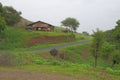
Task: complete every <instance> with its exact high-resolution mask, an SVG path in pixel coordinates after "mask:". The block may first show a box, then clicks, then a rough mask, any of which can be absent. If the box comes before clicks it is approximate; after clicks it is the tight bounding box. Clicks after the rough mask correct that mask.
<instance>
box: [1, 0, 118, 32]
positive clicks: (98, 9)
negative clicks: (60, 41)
mask: <svg viewBox="0 0 120 80" xmlns="http://www.w3.org/2000/svg"><path fill="white" fill-rule="evenodd" d="M0 2H2V4H3V5H8V6H12V7H14V8H15V9H16V10H18V11H21V12H22V16H23V17H24V18H26V19H28V20H31V21H38V20H41V21H44V22H47V23H50V24H52V25H58V26H59V25H61V23H60V22H61V21H62V20H64V19H65V18H67V17H73V18H76V19H77V20H78V21H79V22H80V27H79V29H78V32H82V31H87V32H89V33H91V32H92V30H95V29H96V28H99V29H101V30H108V29H112V28H114V26H115V25H116V23H115V22H116V21H117V20H118V19H120V0H0Z"/></svg>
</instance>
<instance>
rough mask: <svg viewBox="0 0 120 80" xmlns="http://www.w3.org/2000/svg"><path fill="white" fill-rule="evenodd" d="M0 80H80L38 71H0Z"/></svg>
mask: <svg viewBox="0 0 120 80" xmlns="http://www.w3.org/2000/svg"><path fill="white" fill-rule="evenodd" d="M0 80H82V79H76V78H74V77H71V76H67V75H60V74H55V73H51V74H50V73H44V72H39V71H0Z"/></svg>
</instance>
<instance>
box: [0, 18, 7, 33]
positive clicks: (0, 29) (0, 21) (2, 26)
mask: <svg viewBox="0 0 120 80" xmlns="http://www.w3.org/2000/svg"><path fill="white" fill-rule="evenodd" d="M5 27H6V22H5V20H4V18H3V17H1V16H0V35H1V33H2V32H3V31H4V29H5Z"/></svg>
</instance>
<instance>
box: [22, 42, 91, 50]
mask: <svg viewBox="0 0 120 80" xmlns="http://www.w3.org/2000/svg"><path fill="white" fill-rule="evenodd" d="M87 42H90V40H84V41H81V42H74V43H68V44H63V45H59V46H53V47H48V48H41V49H36V50H27V51H24V52H40V51H49V50H51V49H53V48H55V49H61V48H65V47H69V46H75V45H79V44H84V43H87Z"/></svg>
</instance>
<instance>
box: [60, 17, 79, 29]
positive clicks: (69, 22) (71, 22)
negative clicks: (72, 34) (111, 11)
mask: <svg viewBox="0 0 120 80" xmlns="http://www.w3.org/2000/svg"><path fill="white" fill-rule="evenodd" d="M61 23H62V25H63V26H65V27H68V28H69V29H70V30H71V31H76V30H77V28H78V27H79V25H80V23H79V22H78V21H77V20H76V19H75V18H70V17H69V18H66V19H65V20H63V21H62V22H61Z"/></svg>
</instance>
